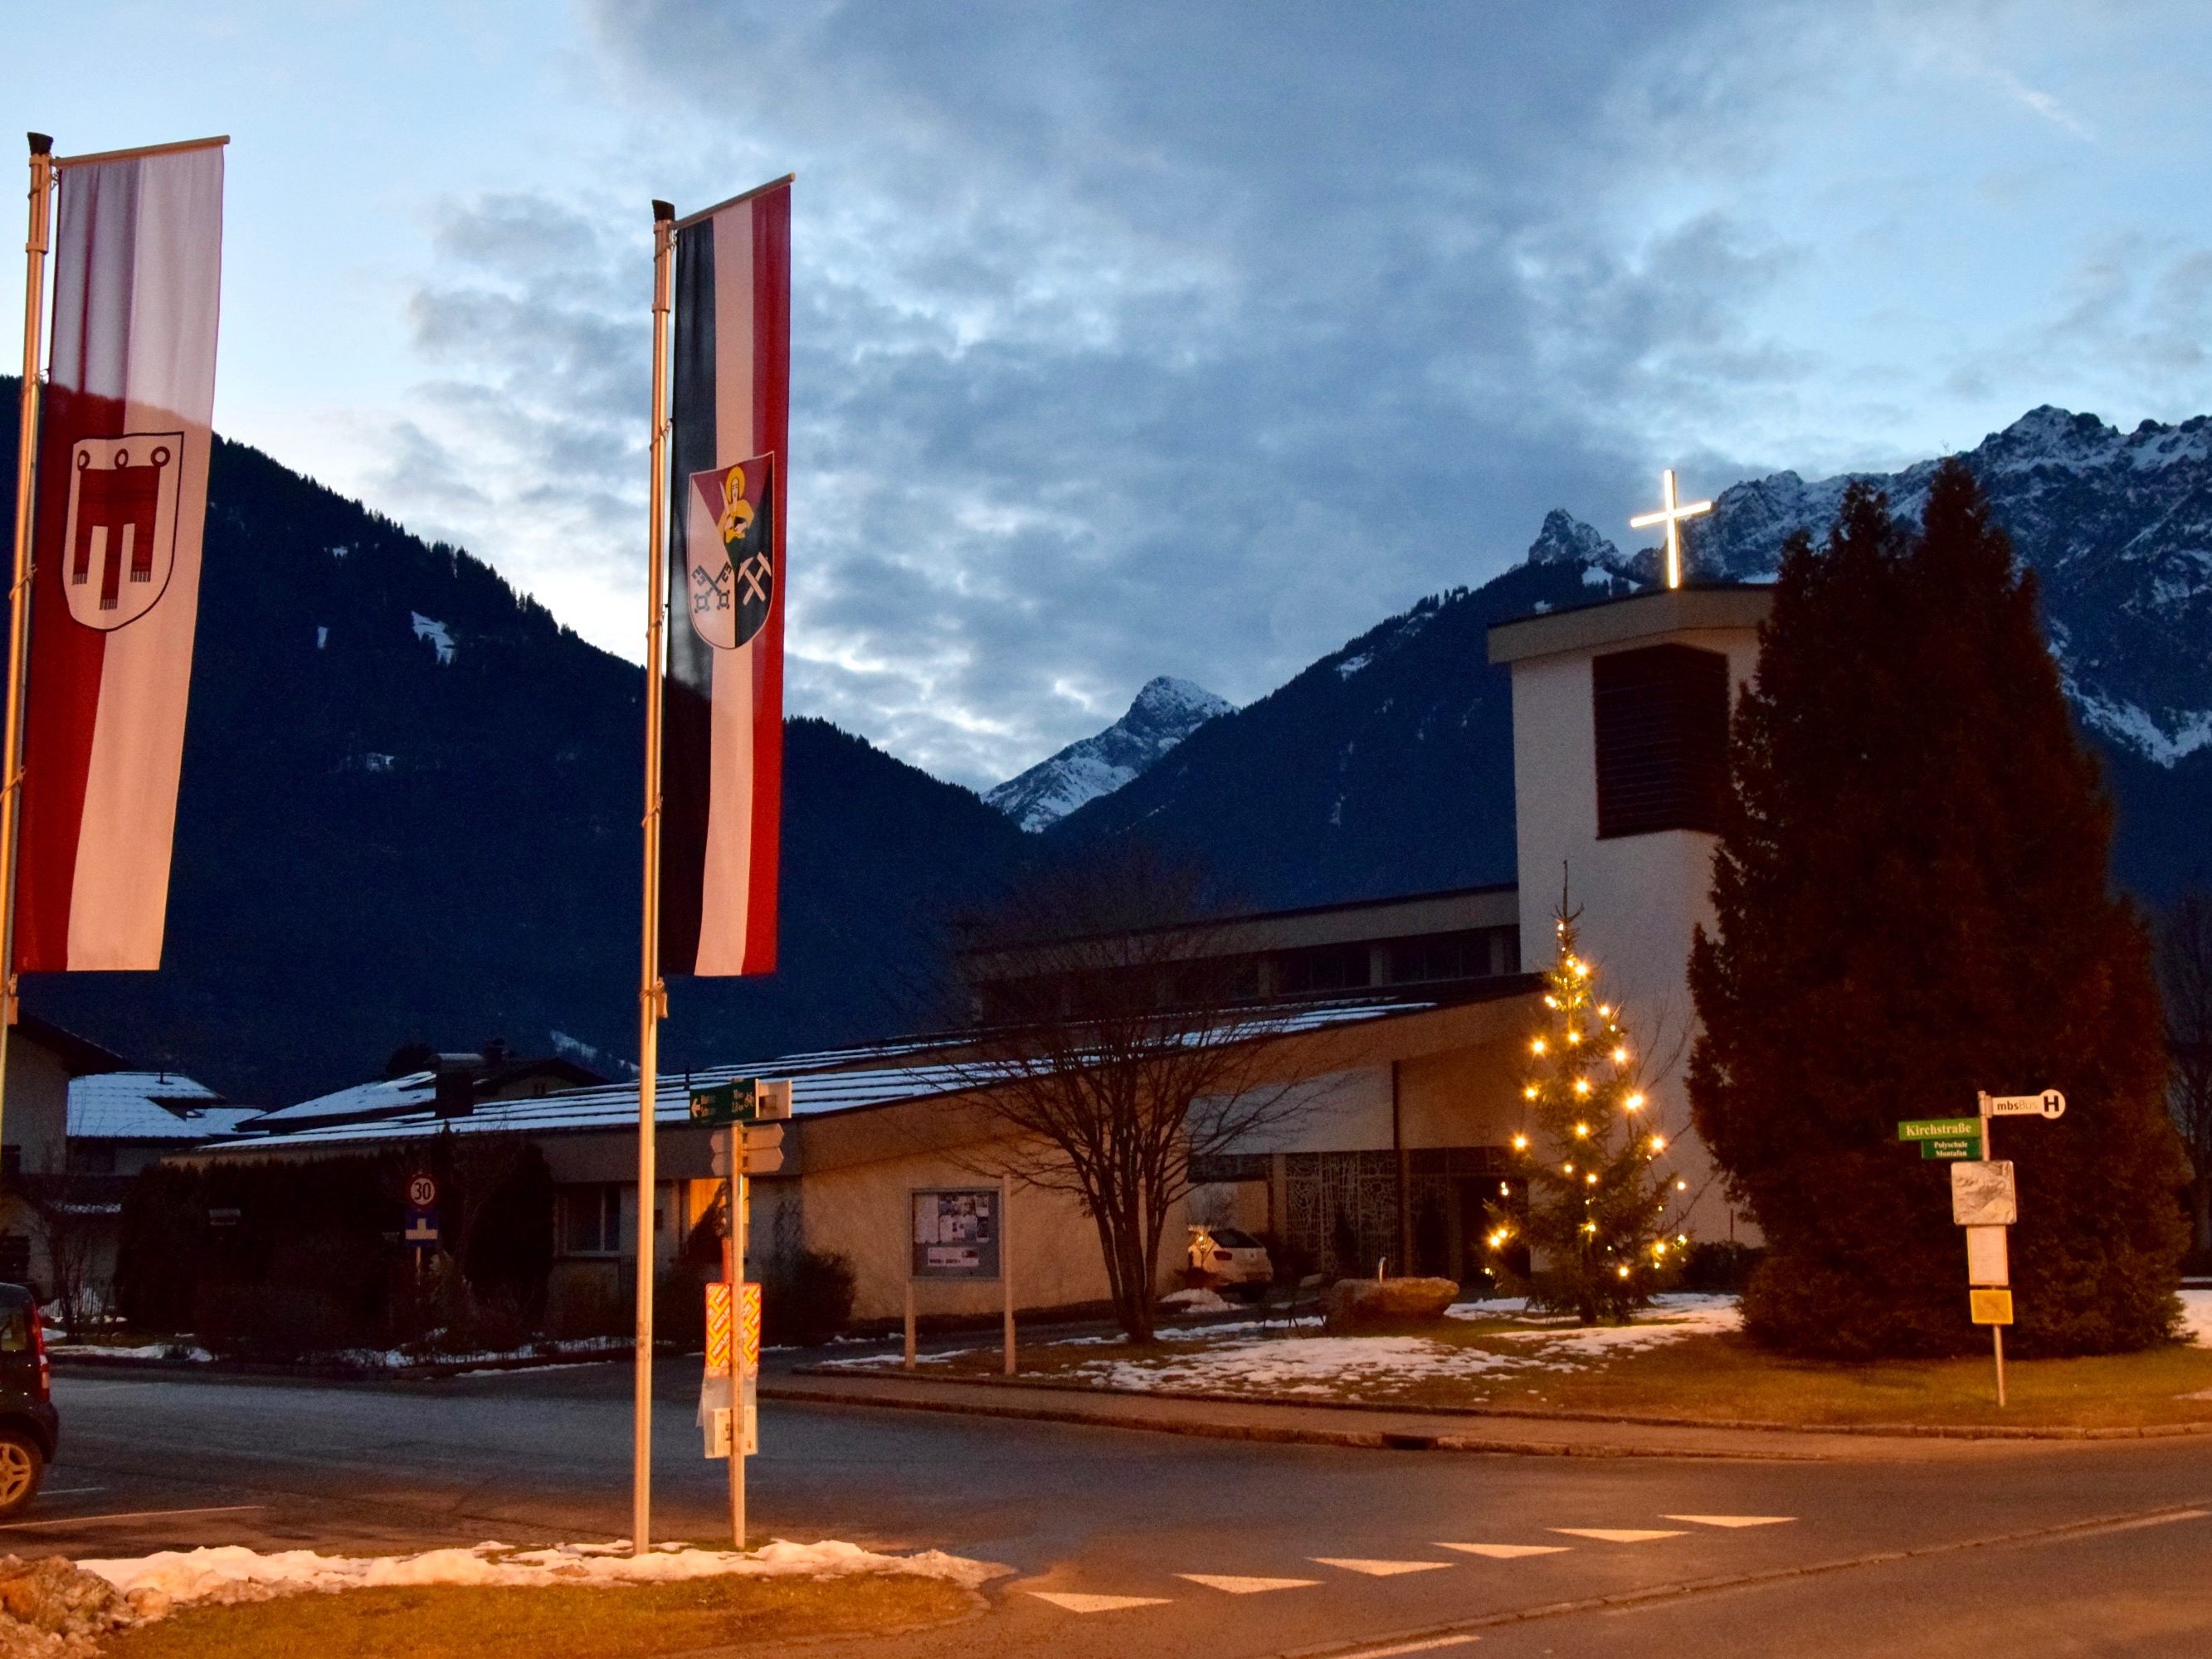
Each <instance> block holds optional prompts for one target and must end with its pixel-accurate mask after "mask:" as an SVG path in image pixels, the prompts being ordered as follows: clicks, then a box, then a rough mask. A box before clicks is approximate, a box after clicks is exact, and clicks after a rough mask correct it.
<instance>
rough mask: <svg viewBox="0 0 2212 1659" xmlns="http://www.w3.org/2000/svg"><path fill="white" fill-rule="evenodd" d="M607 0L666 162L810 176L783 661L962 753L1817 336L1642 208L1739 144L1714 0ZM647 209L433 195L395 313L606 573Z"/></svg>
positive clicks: (914, 747)
mask: <svg viewBox="0 0 2212 1659" xmlns="http://www.w3.org/2000/svg"><path fill="white" fill-rule="evenodd" d="M1768 10H1769V11H1770V12H1771V8H1769V9H1768ZM586 15H587V19H588V20H589V23H590V31H591V33H592V38H593V40H594V41H595V43H596V48H597V51H598V52H599V57H600V59H601V61H602V63H603V64H604V65H605V67H606V68H607V70H609V72H610V74H611V76H612V77H613V78H614V80H615V82H616V84H617V88H618V92H617V95H618V96H622V97H625V98H627V99H628V100H629V101H630V103H631V105H632V106H633V108H634V110H635V116H634V119H635V122H636V124H637V131H638V134H639V137H638V140H637V143H639V144H640V145H650V146H653V147H654V148H655V153H657V154H659V155H665V157H666V158H667V161H666V163H665V176H666V178H667V180H668V182H667V183H666V184H665V185H662V186H660V187H659V193H665V194H669V195H671V196H676V197H678V199H679V204H680V205H683V206H684V207H687V208H689V207H692V206H696V205H699V204H702V203H704V202H706V201H709V200H712V199H714V198H715V197H719V196H721V195H724V194H726V193H728V192H729V191H732V190H734V189H738V188H742V187H744V185H749V184H751V183H753V182H755V181H756V180H757V179H761V178H765V177H769V176H772V175H773V174H775V173H779V172H782V171H784V170H786V169H787V168H789V167H797V168H798V169H799V172H800V174H801V177H800V182H799V193H798V197H797V223H796V229H795V246H796V252H795V261H796V287H797V293H796V297H795V311H794V321H793V350H794V363H793V489H794V502H793V507H794V511H793V531H792V550H793V561H794V570H793V584H792V588H791V592H792V593H793V612H792V627H793V632H792V637H791V643H792V647H793V653H794V656H793V702H794V704H795V706H797V707H799V708H806V709H810V710H812V711H816V712H820V713H823V714H828V715H829V716H830V717H832V718H833V719H836V720H839V721H841V722H842V723H844V724H846V725H848V726H853V727H854V728H856V729H858V730H860V731H862V732H866V733H867V734H869V735H870V736H871V737H873V738H876V739H878V741H881V742H884V743H885V744H888V745H889V746H890V747H891V748H892V749H893V750H896V751H897V752H899V753H901V754H903V755H905V756H907V757H909V758H911V759H914V760H915V761H917V762H919V763H922V764H924V765H927V766H929V767H931V768H932V769H935V770H937V771H939V772H940V773H943V774H945V775H951V776H956V777H959V778H961V779H963V780H964V781H972V782H979V783H981V782H988V781H993V780H995V779H996V778H999V777H1001V776H1004V775H1008V774H1009V773H1011V772H1012V771H1014V770H1017V769H1019V768H1020V767H1021V766H1023V765H1024V764H1026V763H1029V762H1030V761H1032V760H1034V759H1036V757H1038V756H1039V755H1041V754H1042V753H1044V752H1047V751H1048V750H1051V749H1052V748H1054V747H1055V746H1056V745H1058V744H1060V743H1062V742H1065V741H1066V740H1067V739H1068V738H1071V737H1073V736H1075V735H1078V734H1079V733H1080V732H1085V731H1088V730H1091V729H1094V728H1095V727H1096V726H1097V725H1099V724H1100V723H1102V721H1103V719H1105V718H1107V717H1109V716H1110V715H1111V714H1114V713H1117V712H1118V711H1119V708H1120V707H1121V704H1122V703H1124V702H1126V701H1127V698H1128V697H1129V696H1130V695H1131V694H1132V693H1133V690H1135V688H1136V687H1137V686H1138V685H1139V684H1141V683H1142V682H1143V681H1144V680H1145V679H1146V678H1149V677H1151V676H1152V675H1153V674H1156V673H1162V672H1170V673H1176V674H1181V675H1184V676H1187V677H1188V678H1193V679H1195V680H1198V681H1200V682H1201V683H1203V684H1208V685H1211V686H1212V687H1214V688H1215V689H1216V690H1220V691H1221V692H1223V693H1225V695H1228V696H1233V697H1237V698H1239V699H1243V698H1249V697H1251V696H1255V695H1257V694H1259V693H1261V692H1262V691H1264V690H1267V689H1268V688H1269V687H1270V686H1272V685H1273V684H1276V683H1277V682H1279V680H1280V679H1281V678H1283V677H1284V676H1285V674H1287V673H1288V672H1290V671H1293V670H1295V669H1296V668H1297V667H1298V666H1299V665H1302V664H1303V663H1304V662H1305V661H1307V660H1309V659H1311V658H1312V657H1313V656H1314V655H1316V654H1317V653H1319V652H1321V651H1323V650H1325V649H1328V648H1329V647H1332V646H1334V644H1336V643H1338V642H1339V641H1341V640H1343V639H1344V638H1346V637H1347V636H1348V635H1352V634H1355V633H1357V632H1358V631H1359V630H1361V629H1364V628H1365V627H1366V626H1368V625H1369V624H1370V623H1372V622H1373V621H1375V620H1376V618H1378V617H1381V616H1382V615H1383V614H1385V613H1386V612H1388V611H1391V610H1394V609H1396V608H1399V607H1401V606H1402V605H1405V604H1407V603H1408V602H1409V601H1410V600H1411V599H1413V598H1415V597H1417V596H1418V595H1419V594H1420V593H1421V592H1425V591H1429V590H1431V589H1434V588H1437V587H1440V586H1447V585H1449V584H1452V583H1455V582H1462V581H1470V580H1480V579H1482V578H1484V577H1486V576H1487V575H1488V574H1492V573H1493V572H1494V571H1495V570H1497V569H1498V568H1500V567H1501V566H1502V565H1503V564H1504V563H1505V562H1508V561H1510V559H1512V558H1515V557H1517V556H1519V554H1520V552H1521V550H1522V549H1523V548H1525V546H1526V545H1527V544H1528V540H1529V538H1531V537H1532V536H1533V534H1534V531H1535V528H1536V526H1537V525H1538V523H1539V522H1540V521H1541V518H1542V516H1543V513H1544V512H1545V511H1546V510H1547V508H1549V507H1553V506H1558V505H1561V504H1566V505H1569V506H1571V507H1575V508H1576V509H1577V510H1579V511H1583V512H1584V513H1588V514H1589V515H1590V516H1593V517H1597V518H1601V519H1602V518H1603V517H1604V515H1606V514H1607V513H1614V512H1616V511H1618V512H1619V513H1625V512H1626V510H1627V508H1628V507H1629V506H1630V505H1632V496H1634V495H1636V494H1637V492H1638V489H1639V488H1640V478H1641V473H1642V471H1644V465H1643V463H1644V459H1646V453H1647V452H1646V441H1647V440H1646V434H1647V433H1648V431H1649V430H1650V426H1651V424H1652V422H1654V421H1655V419H1664V418H1666V417H1667V416H1669V415H1680V416H1682V417H1684V418H1685V419H1686V420H1692V419H1694V417H1695V416H1697V415H1698V414H1699V412H1700V411H1701V410H1705V409H1708V408H1710V407H1711V406H1713V405H1715V404H1724V403H1725V402H1726V401H1727V400H1728V399H1729V398H1730V397H1731V396H1732V395H1734V393H1735V391H1736V390H1737V389H1740V388H1741V387H1744V386H1771V385H1772V384H1774V383H1776V382H1778V381H1782V380H1787V379H1788V378H1789V377H1790V376H1791V375H1793V374H1796V373H1797V372H1799V371H1800V370H1801V369H1802V367H1803V361H1802V357H1800V356H1795V355H1793V354H1791V353H1790V352H1787V351H1784V350H1782V349H1778V348H1777V347H1776V346H1775V345H1773V344H1772V343H1770V342H1767V341H1765V340H1763V339H1761V338H1759V337H1757V336H1756V335H1755V334H1753V332H1751V331H1749V330H1748V329H1747V325H1746V324H1745V323H1744V321H1743V320H1742V319H1743V318H1744V317H1745V315H1746V314H1747V310H1748V308H1749V304H1748V302H1749V301H1752V300H1753V299H1755V298H1756V297H1757V296H1758V295H1760V294H1761V293H1763V292H1765V290H1766V289H1768V288H1769V287H1771V284H1773V283H1775V282H1776V281H1777V280H1778V278H1779V277H1780V276H1782V275H1783V274H1784V273H1785V272H1786V271H1788V270H1790V268H1791V263H1792V261H1793V260H1795V259H1796V258H1799V257H1801V256H1800V255H1799V254H1798V253H1797V252H1795V251H1794V250H1792V249H1790V247H1787V246H1782V245H1779V244H1778V242H1776V240H1774V239H1773V238H1772V237H1771V235H1769V234H1765V233H1763V232H1762V231H1761V230H1760V229H1759V228H1758V227H1757V226H1755V225H1752V224H1747V223H1742V222H1736V221H1735V220H1732V219H1731V218H1729V216H1726V215H1724V214H1722V213H1718V212H1715V211H1712V210H1710V208H1708V209H1705V210H1683V211H1679V212H1674V213H1672V214H1668V213H1659V214H1656V215H1654V216H1650V218H1649V219H1648V221H1647V220H1646V219H1644V217H1641V216H1639V215H1638V214H1637V213H1626V214H1625V213H1624V211H1623V207H1622V204H1624V202H1629V203H1633V202H1634V201H1635V200H1636V199H1637V195H1638V190H1639V189H1640V188H1642V187H1644V186H1650V187H1652V188H1663V187H1664V186H1665V185H1667V184H1668V182H1669V177H1670V175H1669V173H1668V167H1669V165H1670V160H1669V158H1670V157H1676V156H1679V155H1683V154H1686V153H1695V154H1697V155H1699V156H1700V158H1701V164H1710V163H1711V161H1712V158H1713V156H1714V155H1716V154H1718V153H1720V152H1721V151H1723V150H1724V149H1725V143H1724V141H1723V138H1722V137H1718V136H1717V133H1718V131H1719V128H1720V125H1722V124H1721V123H1720V122H1719V121H1718V118H1717V112H1721V111H1723V110H1724V109H1726V108H1727V107H1728V106H1729V104H1730V102H1731V100H1735V99H1737V98H1739V97H1741V81H1742V76H1743V74H1744V73H1745V72H1746V71H1745V70H1744V69H1743V68H1742V66H1737V67H1735V68H1734V69H1731V68H1730V67H1729V65H1728V64H1727V61H1726V60H1725V59H1724V58H1723V59H1720V60H1718V61H1717V58H1716V54H1714V53H1713V52H1711V50H1710V49H1709V48H1710V46H1711V40H1712V35H1713V31H1714V30H1715V29H1716V27H1717V26H1718V24H1719V22H1720V21H1723V20H1725V19H1726V18H1728V17H1729V15H1730V11H1729V8H1727V7H1725V6H1723V5H1720V4H1718V3H1715V4H1695V3H1680V4H1668V3H1643V4H1638V5H1636V6H1629V7H1603V8H1601V7H1550V8H1534V7H1526V8H1512V9H1499V8H1488V7H1420V8H1411V7H1362V6H1345V5H1342V4H1328V5H1322V4H1267V5H1238V6H1192V5H1188V4H1178V5H1173V6H1169V5H1152V4H1146V5H1138V4H1115V5H1107V4H1099V5H1077V6H1058V7H1040V6H1034V5H1028V4H1014V3H1007V4H960V5H957V6H955V5H935V4H914V3H882V4H861V3H833V0H820V3H812V4H793V3H791V0H776V3H774V4H767V3H763V4H751V3H743V4H739V3H708V0H648V3H645V4H642V5H640V4H634V3H627V0H626V3H623V4H621V5H619V6H617V5H615V4H613V3H611V0H593V3H592V4H591V5H590V6H589V7H588V8H587V12H586ZM634 208H635V204H624V205H623V207H622V209H621V210H620V212H619V214H618V215H617V213H615V212H613V211H610V212H608V213H606V214H604V215H603V214H601V213H600V212H599V211H598V210H597V209H596V208H594V207H591V206H587V205H578V204H559V203H555V202H550V201H547V200H543V199H539V198H536V197H495V198H490V199H487V200H484V201H482V202H478V203H475V204H467V205H455V206H453V207H451V208H450V209H448V210H447V212H446V213H445V215H444V216H443V217H442V218H441V222H440V223H439V224H438V226H437V227H436V236H435V241H436V246H437V249H438V252H439V253H440V256H441V260H442V262H443V264H442V267H441V276H440V278H439V280H438V281H437V282H436V283H433V284H431V285H428V286H426V287H425V288H424V289H422V292H421V293H420V294H418V295H416V298H415V301H414V302H413V306H412V309H411V313H410V315H411V319H412V323H413V326H414V330H415V337H416V344H417V346H418V348H419V349H421V350H422V353H423V354H424V356H426V357H427V358H428V359H429V360H430V361H431V362H434V363H435V364H438V365H440V366H441V368H442V369H444V370H445V371H447V372H448V373H450V374H451V375H452V376H453V380H452V381H451V382H449V383H446V384H442V385H441V386H439V387H437V388H435V398H436V399H437V400H438V402H437V407H438V408H439V409H440V410H441V411H442V412H443V414H444V415H445V416H447V418H448V421H449V422H450V423H451V426H452V429H453V430H456V431H459V430H460V429H462V428H466V429H467V430H468V431H469V432H470V433H471V434H472V435H473V436H471V438H470V439H468V440H467V441H468V442H471V443H472V444H474V445H476V446H477V451H476V453H477V472H478V474H480V475H489V476H488V477H479V478H478V482H477V487H478V488H479V489H483V490H485V491H487V492H488V493H489V494H491V495H494V496H495V497H496V498H498V499H500V500H501V501H508V502H512V503H514V504H515V505H516V506H517V507H520V506H522V505H525V504H527V503H529V502H530V501H533V500H538V501H542V503H543V505H542V508H540V509H539V510H542V511H543V512H544V513H547V514H549V515H550V516H551V518H552V520H554V522H555V523H556V525H557V526H560V527H561V528H562V535H561V536H560V537H558V538H554V540H552V541H551V542H550V543H547V544H545V548H544V550H542V551H540V552H538V553H537V554H535V555H533V556H535V557H538V558H540V559H543V560H545V561H547V562H548V564H549V568H550V564H551V563H553V562H559V561H563V560H565V561H569V562H572V564H573V565H574V567H575V568H584V567H586V566H588V567H590V568H594V569H599V570H604V571H605V572H606V573H609V574H608V580H614V575H613V573H615V572H617V571H618V570H621V569H627V568H629V565H628V564H625V563H624V562H625V561H628V562H631V563H633V564H634V562H635V559H636V556H637V555H636V550H635V549H636V543H637V540H638V538H637V536H636V535H635V525H636V522H637V519H638V517H639V515H640V497H641V484H642V471H641V459H640V453H639V452H640V449H641V442H642V438H643V422H642V418H641V416H642V410H643V407H644V401H645V370H646V354H645V349H644V342H645V338H646V335H645V322H646V312H645V295H644V289H645V286H646V278H645V276H644V274H643V273H642V272H641V270H640V269H639V257H638V246H639V240H638V239H637V238H636V237H635V235H634V234H629V233H631V232H633V231H634V230H635V226H634V225H632V224H631V223H630V221H632V220H634V219H635V211H634ZM613 222H620V223H621V224H622V225H623V227H624V234H623V235H620V236H611V235H610V234H608V233H607V232H606V231H605V228H604V227H605V225H606V224H609V223H613ZM486 433H496V434H497V436H496V438H495V440H487V439H485V438H484V436H483V435H484V434H486ZM455 441H457V442H459V441H462V440H459V439H456V440H455ZM418 464H419V462H418ZM533 479H534V480H536V481H538V483H541V484H543V485H544V486H548V488H547V489H545V491H544V493H543V494H542V495H539V496H535V497H533V496H532V495H531V494H530V485H531V483H532V480H533ZM1633 504H1637V505H1640V504H1641V503H1640V502H1634V503H1633ZM1611 527H1612V526H1610V525H1607V528H1608V529H1609V530H1610V529H1611ZM502 563H503V564H506V565H507V568H510V569H513V568H516V564H517V561H516V560H515V559H513V558H507V559H503V560H502ZM521 574H524V576H525V578H526V579H527V574H528V565H527V562H526V561H525V562H524V563H523V569H522V572H521ZM633 580H634V578H633ZM576 620H577V621H578V622H579V625H580V626H583V627H585V629H586V632H592V629H591V628H590V626H589V621H588V619H586V618H576Z"/></svg>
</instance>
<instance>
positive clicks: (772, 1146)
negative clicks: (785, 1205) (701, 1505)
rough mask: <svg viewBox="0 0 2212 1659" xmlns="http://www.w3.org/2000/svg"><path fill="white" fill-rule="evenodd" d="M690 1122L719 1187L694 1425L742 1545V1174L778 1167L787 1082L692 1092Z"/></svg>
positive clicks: (752, 1399)
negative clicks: (718, 1472) (706, 1138)
mask: <svg viewBox="0 0 2212 1659" xmlns="http://www.w3.org/2000/svg"><path fill="white" fill-rule="evenodd" d="M690 1109H691V1121H693V1122H694V1123H700V1124H704V1125H707V1126H708V1127H711V1128H713V1130H714V1151H713V1154H712V1156H713V1160H714V1161H713V1164H712V1166H711V1167H712V1170H713V1173H714V1175H715V1176H716V1177H718V1178H719V1179H720V1181H721V1182H722V1183H723V1186H722V1214H723V1216H724V1218H725V1223H726V1225H724V1227H723V1229H722V1277H721V1280H720V1283H717V1284H713V1285H708V1286H707V1369H706V1376H705V1377H704V1378H703V1379H702V1382H701V1383H700V1388H699V1425H700V1427H702V1429H704V1430H705V1431H706V1449H707V1455H708V1457H709V1458H714V1457H722V1458H727V1459H728V1460H729V1465H730V1538H731V1541H732V1546H733V1547H735V1548H738V1549H740V1550H742V1549H744V1547H745V1459H746V1458H747V1457H749V1456H750V1455H753V1454H754V1453H756V1452H757V1451H758V1450H759V1449H760V1407H759V1405H758V1400H759V1386H760V1349H761V1339H760V1330H761V1290H760V1286H759V1285H757V1284H750V1283H747V1282H746V1281H745V1279H744V1267H745V1254H746V1249H747V1246H748V1244H749V1243H750V1235H751V1231H752V1190H751V1184H750V1177H751V1176H757V1175H774V1174H775V1173H776V1171H777V1170H781V1169H782V1168H783V1120H784V1119H787V1118H788V1117H789V1116H790V1115H791V1085H790V1084H789V1083H788V1082H787V1081H778V1080H771V1079H765V1078H735V1079H732V1080H731V1081H729V1082H727V1083H719V1084H714V1085H709V1086H708V1087H705V1088H700V1089H694V1090H693V1091H691V1098H690Z"/></svg>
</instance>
